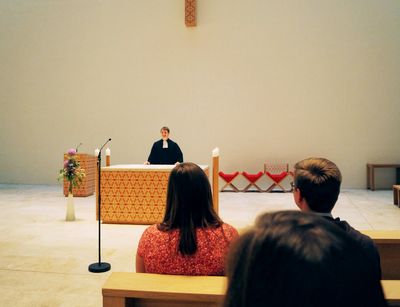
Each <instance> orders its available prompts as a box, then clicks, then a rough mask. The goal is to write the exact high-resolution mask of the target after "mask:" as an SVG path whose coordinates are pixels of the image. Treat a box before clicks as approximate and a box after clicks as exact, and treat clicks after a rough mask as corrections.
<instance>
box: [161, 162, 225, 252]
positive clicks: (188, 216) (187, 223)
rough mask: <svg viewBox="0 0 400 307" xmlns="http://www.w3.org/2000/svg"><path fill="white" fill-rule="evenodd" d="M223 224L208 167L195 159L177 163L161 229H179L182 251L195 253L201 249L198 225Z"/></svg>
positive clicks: (172, 174)
mask: <svg viewBox="0 0 400 307" xmlns="http://www.w3.org/2000/svg"><path fill="white" fill-rule="evenodd" d="M221 225H222V220H221V219H220V218H219V217H218V215H217V213H216V212H215V210H214V208H213V201H212V194H211V187H210V182H209V180H208V178H207V175H206V174H205V173H204V171H203V170H202V169H201V168H200V167H199V166H198V165H196V164H194V163H191V162H185V163H180V164H178V165H177V166H175V167H174V169H173V170H172V171H171V174H170V176H169V180H168V190H167V203H166V209H165V215H164V219H163V221H162V222H161V223H160V224H158V229H159V230H161V231H169V230H172V229H179V244H178V251H179V252H181V254H183V255H193V254H194V253H195V252H196V250H197V236H196V229H197V228H206V227H219V226H221Z"/></svg>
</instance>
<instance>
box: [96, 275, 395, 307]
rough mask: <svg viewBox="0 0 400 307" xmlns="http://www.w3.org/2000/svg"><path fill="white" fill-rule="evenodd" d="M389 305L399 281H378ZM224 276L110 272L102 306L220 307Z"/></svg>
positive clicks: (393, 304)
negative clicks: (380, 282)
mask: <svg viewBox="0 0 400 307" xmlns="http://www.w3.org/2000/svg"><path fill="white" fill-rule="evenodd" d="M382 286H383V290H384V292H385V297H386V299H387V301H388V303H389V306H400V280H382ZM225 291H226V277H220V276H218V277H217V276H178V275H160V274H146V273H132V272H124V273H116V272H114V273H111V275H110V276H109V278H108V279H107V281H106V283H105V284H104V286H103V306H104V307H125V306H139V307H143V306H146V307H166V306H168V307H175V306H181V307H183V306H189V307H190V306H196V307H200V306H206V307H207V306H222V303H223V300H224V296H225Z"/></svg>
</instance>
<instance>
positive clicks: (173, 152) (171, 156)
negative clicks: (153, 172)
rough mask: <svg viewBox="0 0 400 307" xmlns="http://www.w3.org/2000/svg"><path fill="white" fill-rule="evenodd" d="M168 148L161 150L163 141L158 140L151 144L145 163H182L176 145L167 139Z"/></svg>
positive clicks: (180, 154)
mask: <svg viewBox="0 0 400 307" xmlns="http://www.w3.org/2000/svg"><path fill="white" fill-rule="evenodd" d="M167 142H168V148H163V140H159V141H157V142H155V143H154V144H153V147H152V148H151V152H150V155H149V158H148V159H147V161H149V162H150V164H175V163H176V162H183V154H182V151H181V149H180V148H179V146H178V144H176V143H175V142H174V141H172V140H170V139H168V140H167Z"/></svg>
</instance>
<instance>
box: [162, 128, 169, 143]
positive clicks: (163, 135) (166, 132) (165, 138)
mask: <svg viewBox="0 0 400 307" xmlns="http://www.w3.org/2000/svg"><path fill="white" fill-rule="evenodd" d="M168 137H169V132H168V131H167V130H161V138H162V139H163V140H164V141H165V140H167V139H168Z"/></svg>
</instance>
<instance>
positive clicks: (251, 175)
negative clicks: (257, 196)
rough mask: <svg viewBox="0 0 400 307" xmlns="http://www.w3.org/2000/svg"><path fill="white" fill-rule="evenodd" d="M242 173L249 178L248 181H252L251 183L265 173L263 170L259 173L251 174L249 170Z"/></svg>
mask: <svg viewBox="0 0 400 307" xmlns="http://www.w3.org/2000/svg"><path fill="white" fill-rule="evenodd" d="M242 175H243V176H244V177H245V178H247V180H248V181H250V182H251V183H254V182H256V181H257V180H258V179H260V178H261V176H262V175H263V172H261V171H260V172H258V173H257V174H249V173H247V172H243V173H242Z"/></svg>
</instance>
